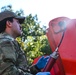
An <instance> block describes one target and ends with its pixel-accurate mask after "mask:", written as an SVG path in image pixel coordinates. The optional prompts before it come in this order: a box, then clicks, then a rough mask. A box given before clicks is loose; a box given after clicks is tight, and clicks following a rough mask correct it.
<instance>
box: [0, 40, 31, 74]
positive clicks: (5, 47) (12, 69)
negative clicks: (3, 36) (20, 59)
mask: <svg viewBox="0 0 76 75" xmlns="http://www.w3.org/2000/svg"><path fill="white" fill-rule="evenodd" d="M16 59H17V55H16V50H15V48H14V47H13V44H12V43H11V42H10V41H5V42H2V43H0V75H32V74H30V73H27V72H24V71H22V70H21V69H19V68H17V67H16Z"/></svg>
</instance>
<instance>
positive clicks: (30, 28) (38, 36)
mask: <svg viewBox="0 0 76 75" xmlns="http://www.w3.org/2000/svg"><path fill="white" fill-rule="evenodd" d="M1 10H2V11H5V10H10V11H13V9H12V6H11V5H8V6H4V7H2V8H1ZM16 14H17V15H19V16H21V15H24V13H23V10H22V9H20V10H17V11H16ZM22 31H23V34H22V36H21V37H18V38H17V41H18V42H19V43H20V44H21V47H22V49H23V50H24V52H25V54H26V56H27V59H28V61H29V62H28V63H29V64H31V63H32V62H33V60H34V58H36V57H38V56H41V55H48V54H50V53H51V49H50V46H49V43H48V39H47V37H46V35H45V34H46V27H45V26H44V27H43V28H41V27H40V22H39V21H38V18H37V15H35V16H32V14H29V15H28V16H26V19H25V22H24V24H22Z"/></svg>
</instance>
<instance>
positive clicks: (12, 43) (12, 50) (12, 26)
mask: <svg viewBox="0 0 76 75" xmlns="http://www.w3.org/2000/svg"><path fill="white" fill-rule="evenodd" d="M24 20H25V17H21V16H17V15H16V14H15V13H14V12H11V11H3V12H1V13H0V75H50V72H41V69H42V68H44V66H45V64H46V63H47V59H48V57H46V58H45V57H41V58H40V59H39V61H38V62H37V63H36V64H35V65H32V66H31V67H28V65H27V60H26V57H25V55H24V52H23V51H22V49H21V48H20V45H19V43H18V42H17V41H16V40H15V39H16V37H18V36H21V34H22V29H21V24H22V23H23V22H24Z"/></svg>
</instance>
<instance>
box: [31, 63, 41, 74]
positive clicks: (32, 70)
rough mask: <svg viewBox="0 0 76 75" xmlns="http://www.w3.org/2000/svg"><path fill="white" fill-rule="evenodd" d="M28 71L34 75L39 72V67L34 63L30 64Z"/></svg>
mask: <svg viewBox="0 0 76 75" xmlns="http://www.w3.org/2000/svg"><path fill="white" fill-rule="evenodd" d="M30 71H31V73H32V74H34V75H36V73H38V72H41V70H40V69H38V68H37V66H36V65H35V64H34V65H32V66H30Z"/></svg>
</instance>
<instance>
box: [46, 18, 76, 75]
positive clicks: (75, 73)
mask: <svg viewBox="0 0 76 75" xmlns="http://www.w3.org/2000/svg"><path fill="white" fill-rule="evenodd" d="M46 35H47V37H48V41H49V43H50V47H51V49H52V51H53V52H54V51H55V49H56V48H57V47H58V52H59V57H58V59H57V60H56V62H55V64H54V65H53V67H52V69H51V70H50V72H51V75H76V20H75V19H69V18H67V17H58V18H55V19H53V20H51V21H50V22H49V28H48V29H47V32H46ZM49 67H50V66H49Z"/></svg>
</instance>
